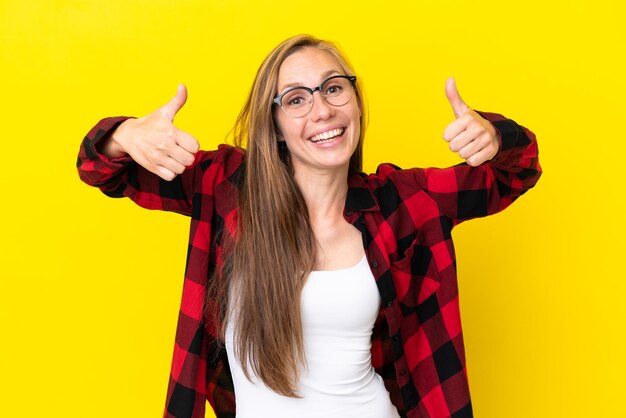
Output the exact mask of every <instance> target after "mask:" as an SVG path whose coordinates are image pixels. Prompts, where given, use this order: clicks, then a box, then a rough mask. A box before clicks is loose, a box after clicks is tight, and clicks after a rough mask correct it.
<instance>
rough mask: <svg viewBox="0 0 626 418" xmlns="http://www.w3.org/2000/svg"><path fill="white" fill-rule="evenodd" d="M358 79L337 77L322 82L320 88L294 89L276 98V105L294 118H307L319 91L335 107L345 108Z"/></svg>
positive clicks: (349, 76) (350, 76) (347, 76)
mask: <svg viewBox="0 0 626 418" xmlns="http://www.w3.org/2000/svg"><path fill="white" fill-rule="evenodd" d="M355 82H356V77H355V76H353V75H335V76H332V77H330V78H327V79H326V80H324V81H322V84H320V85H319V87H315V88H314V89H310V88H308V87H304V86H299V87H293V88H290V89H289V90H287V91H286V92H284V93H282V94H280V95H278V96H276V97H275V98H274V103H276V104H277V105H278V106H280V107H281V108H282V109H283V110H284V111H285V113H287V114H288V115H289V116H291V117H293V118H301V117H303V116H306V115H307V114H308V113H309V112H310V111H311V109H312V108H313V93H315V92H316V91H318V90H319V92H320V95H321V96H322V97H323V98H324V100H326V102H327V103H328V104H330V105H333V106H343V105H345V104H346V103H348V102H349V101H350V99H351V98H352V95H353V94H354V84H355Z"/></svg>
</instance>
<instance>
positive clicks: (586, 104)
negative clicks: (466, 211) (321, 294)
mask: <svg viewBox="0 0 626 418" xmlns="http://www.w3.org/2000/svg"><path fill="white" fill-rule="evenodd" d="M622 4H623V3H622V2H620V1H608V0H596V1H576V0H571V1H567V2H565V1H562V2H549V1H545V0H542V1H536V0H531V1H528V0H527V1H524V2H502V1H485V2H475V1H474V2H470V1H463V2H462V1H446V2H420V1H402V2H379V1H376V2H373V1H372V2H367V1H359V2H342V1H336V0H334V1H317V2H294V1H252V0H237V1H200V0H197V1H192V0H187V1H171V0H144V1H133V0H123V1H122V0H107V1H96V0H49V1H42V0H39V1H30V2H27V1H21V0H2V1H1V2H0V42H1V45H0V46H1V47H0V54H1V55H0V56H1V58H0V72H1V74H2V78H1V81H2V84H1V86H2V87H1V89H0V90H1V91H2V101H1V104H0V106H1V108H0V110H1V111H0V116H1V117H2V122H3V123H2V128H1V132H2V134H1V138H2V140H1V142H0V169H1V170H2V175H1V176H0V191H1V194H2V197H1V199H2V205H1V208H2V209H1V210H2V213H1V218H0V222H1V225H0V234H1V236H2V238H1V240H0V245H1V247H0V257H1V259H0V321H1V324H0V326H1V334H0V335H1V343H0V400H1V401H0V415H2V416H4V417H156V416H160V415H161V413H162V408H163V404H164V400H165V394H166V385H167V380H168V373H169V367H170V359H171V354H172V349H173V339H174V331H175V326H176V318H177V312H178V304H179V300H180V293H181V285H182V277H183V269H184V261H185V251H186V240H187V227H188V224H187V221H188V220H187V219H186V218H184V217H180V216H177V215H174V214H169V213H158V212H149V211H145V210H142V209H140V208H138V207H135V206H134V205H133V204H132V203H131V202H129V201H125V200H115V199H108V198H106V197H104V196H103V195H102V194H100V193H99V192H98V191H97V190H95V189H90V188H88V187H87V186H85V185H83V184H82V183H81V182H80V181H79V179H78V176H77V175H76V169H75V162H76V153H77V151H78V145H79V142H80V141H81V139H82V138H83V136H84V135H85V133H86V132H87V131H88V130H89V128H90V127H91V126H92V125H93V124H94V123H95V122H96V121H97V120H98V119H99V118H100V117H103V116H106V115H118V114H126V115H143V114H145V113H147V112H149V111H151V110H153V109H154V108H156V107H157V106H159V105H161V104H162V103H164V102H166V101H167V100H168V99H169V98H170V97H171V96H172V95H173V94H174V93H175V91H176V85H177V83H180V82H184V83H186V84H187V86H188V88H189V101H188V103H187V106H186V107H185V108H184V109H183V110H182V112H181V113H180V114H179V117H178V118H177V124H178V126H179V127H181V128H182V129H185V130H187V131H189V132H191V133H192V134H194V135H195V136H196V137H197V138H198V139H199V140H200V142H201V143H202V146H203V147H204V148H213V147H215V146H216V144H218V143H219V142H221V141H222V140H223V139H224V138H225V136H226V135H227V133H228V131H229V129H230V127H231V125H232V123H233V122H234V119H235V116H236V114H237V112H238V110H239V108H240V107H241V105H242V104H243V101H244V99H245V96H246V94H247V92H248V89H249V88H250V85H251V82H252V79H253V77H254V74H255V72H256V69H257V68H258V65H259V64H260V62H261V60H262V58H263V57H264V56H265V55H266V54H267V53H268V52H269V50H270V49H271V48H272V47H273V46H274V45H275V44H277V43H278V42H279V41H281V40H282V39H284V38H286V37H288V36H291V35H294V34H297V33H302V32H307V33H313V34H315V35H317V36H319V37H322V38H327V39H330V40H335V41H337V42H338V43H339V44H340V45H341V47H342V48H343V49H344V50H345V51H346V52H347V54H348V56H349V57H350V58H351V60H352V62H353V64H354V65H355V67H356V69H357V74H358V75H359V77H360V78H361V79H362V80H363V81H364V84H365V88H366V92H367V96H368V99H369V109H370V114H371V122H370V126H369V131H368V134H367V139H366V140H367V143H366V168H367V169H368V170H371V169H373V168H374V167H375V166H376V165H377V164H378V163H379V162H383V161H393V162H394V163H396V164H398V165H400V166H404V167H409V166H429V165H435V166H444V165H450V164H454V163H456V162H458V159H457V158H456V157H455V156H454V155H453V154H452V153H450V152H449V151H448V149H447V147H446V144H445V143H444V141H443V140H442V139H441V133H442V132H443V129H444V128H445V126H446V125H447V124H448V123H449V122H450V121H451V118H452V112H451V110H450V108H449V106H448V103H447V101H446V98H445V95H444V90H443V87H444V82H445V79H446V77H448V76H451V75H453V76H455V77H456V78H457V84H458V86H459V90H460V92H461V94H462V96H463V97H464V99H465V100H466V101H467V103H468V104H469V105H470V106H472V107H474V108H476V109H480V110H489V111H496V112H499V113H503V114H505V115H507V116H509V117H511V118H513V119H515V120H516V121H518V122H519V123H521V124H523V125H525V126H528V127H529V128H531V129H532V130H533V131H534V132H535V133H536V134H537V136H538V138H539V144H540V155H541V163H542V165H543V168H544V171H545V174H544V176H543V178H542V179H541V181H540V182H539V184H538V186H537V188H536V189H534V190H532V191H531V192H529V193H528V194H527V195H525V196H523V197H522V198H521V199H520V200H519V201H518V202H517V203H516V204H515V205H514V206H513V207H511V208H510V209H509V210H507V211H506V212H505V213H503V214H499V215H496V216H493V217H491V218H488V219H483V220H477V221H473V222H469V223H466V224H463V225H461V226H459V227H458V229H456V232H455V240H456V241H455V242H456V245H457V252H458V265H459V277H460V290H461V309H462V317H463V326H464V332H465V340H466V347H467V358H468V372H469V377H470V387H471V393H472V398H473V403H474V409H475V414H476V416H477V417H481V418H495V417H498V418H499V417H524V418H527V417H604V416H618V415H619V414H621V413H623V410H624V406H623V397H624V395H623V392H624V389H625V385H624V376H625V374H626V367H625V365H624V353H625V352H626V347H625V346H624V345H625V344H624V318H625V317H626V315H625V314H626V307H625V306H626V301H625V300H624V290H625V285H624V276H625V275H624V273H623V271H622V270H623V268H622V265H623V260H624V254H623V252H624V245H623V240H624V237H625V236H626V230H625V228H624V223H623V216H624V213H625V211H624V209H625V208H624V200H623V194H624V168H623V163H622V160H623V154H624V147H623V143H624V141H623V137H624V120H625V119H624V114H625V110H626V108H625V106H624V97H625V95H626V90H625V88H624V81H623V75H624V74H626V68H625V65H624V61H623V56H624V43H625V41H626V39H625V38H626V36H625V31H624V23H623V21H624V17H625V13H624V6H623V5H622ZM207 415H210V414H207Z"/></svg>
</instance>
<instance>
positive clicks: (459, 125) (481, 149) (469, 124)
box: [443, 78, 500, 167]
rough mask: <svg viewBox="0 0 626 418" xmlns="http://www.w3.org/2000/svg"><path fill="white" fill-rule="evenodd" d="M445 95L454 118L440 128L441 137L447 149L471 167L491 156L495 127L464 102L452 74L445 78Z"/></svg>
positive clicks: (494, 148) (495, 147) (495, 143)
mask: <svg viewBox="0 0 626 418" xmlns="http://www.w3.org/2000/svg"><path fill="white" fill-rule="evenodd" d="M446 96H447V97H448V101H449V102H450V106H452V111H453V112H454V116H455V118H456V119H455V120H454V121H453V122H452V123H450V124H449V125H448V126H447V128H446V129H445V131H444V132H443V139H445V140H446V141H447V142H448V146H449V147H450V150H452V151H453V152H456V153H458V154H459V156H460V157H461V158H463V159H464V160H465V161H466V162H467V164H468V165H471V166H473V167H477V166H479V165H481V164H482V163H484V162H485V161H489V160H491V159H492V158H493V157H494V156H495V155H496V154H497V153H498V149H499V147H500V145H499V144H500V141H499V139H498V135H497V132H496V129H495V128H494V127H493V125H492V124H491V123H490V122H489V121H488V120H486V119H484V118H483V117H482V116H480V115H479V114H478V113H476V112H474V111H473V110H472V109H470V107H469V106H468V105H466V104H465V102H464V101H463V99H461V96H460V95H459V91H458V90H457V88H456V82H455V81H454V78H449V79H448V80H447V81H446Z"/></svg>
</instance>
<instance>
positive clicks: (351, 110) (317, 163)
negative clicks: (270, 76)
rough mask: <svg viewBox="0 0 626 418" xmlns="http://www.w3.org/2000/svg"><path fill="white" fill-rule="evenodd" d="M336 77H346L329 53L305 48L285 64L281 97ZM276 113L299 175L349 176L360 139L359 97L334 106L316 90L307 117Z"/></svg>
mask: <svg viewBox="0 0 626 418" xmlns="http://www.w3.org/2000/svg"><path fill="white" fill-rule="evenodd" d="M333 75H345V74H344V72H343V70H342V69H341V66H340V65H339V63H338V62H337V60H336V59H335V58H334V57H333V56H332V55H331V54H330V53H329V52H326V51H323V50H320V49H318V48H313V47H308V48H304V49H302V50H300V51H298V52H296V53H294V54H292V55H290V56H289V57H287V59H285V61H283V63H282V65H281V67H280V71H279V75H278V94H280V93H282V92H284V91H286V90H287V89H288V88H290V87H296V86H305V87H309V88H315V87H317V86H319V85H320V84H321V83H322V82H323V81H324V80H326V79H327V78H328V77H331V76H333ZM274 112H275V115H276V121H277V123H278V127H279V130H280V133H281V137H282V138H281V139H282V140H284V141H285V142H286V143H287V148H288V149H289V152H290V154H291V161H292V163H293V167H294V170H295V173H296V175H298V174H301V173H302V172H303V171H315V172H318V171H321V172H328V171H333V172H337V173H338V174H339V173H347V170H348V166H349V163H350V157H351V156H352V154H353V153H354V150H355V149H356V147H357V145H358V142H359V136H360V117H361V110H360V107H359V103H358V100H357V97H356V94H354V95H353V97H352V98H351V99H350V100H349V101H348V102H347V103H346V104H345V105H342V106H332V105H330V104H328V103H327V102H326V101H325V100H324V98H323V97H322V95H321V93H320V92H319V91H316V92H315V93H314V94H313V107H312V108H311V111H310V112H309V113H308V114H307V115H305V116H303V117H300V118H293V117H291V116H289V115H288V114H287V113H285V112H284V111H283V110H282V109H281V108H280V107H278V106H276V107H275V110H274Z"/></svg>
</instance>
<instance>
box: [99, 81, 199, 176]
mask: <svg viewBox="0 0 626 418" xmlns="http://www.w3.org/2000/svg"><path fill="white" fill-rule="evenodd" d="M186 101H187V89H186V88H185V86H184V85H182V84H181V85H180V86H178V91H177V92H176V96H174V97H173V98H172V99H171V100H170V101H169V102H167V103H166V104H165V105H163V106H161V107H160V108H158V109H157V110H155V111H154V112H152V113H150V114H148V115H146V116H144V117H142V118H139V119H128V120H126V121H124V123H122V124H121V125H120V126H118V127H117V129H116V130H115V131H114V132H113V134H112V135H111V140H110V141H108V143H106V144H105V145H104V146H103V150H102V152H103V153H104V154H105V155H107V156H109V157H113V158H115V157H121V156H124V155H129V156H130V157H131V158H132V159H133V160H135V162H137V164H139V165H141V166H142V167H144V168H145V169H146V170H148V171H151V172H152V173H154V174H156V175H158V176H159V177H161V178H163V179H165V180H172V179H173V178H174V177H176V175H177V174H181V173H182V172H183V171H185V168H186V167H188V166H190V165H192V164H193V162H194V155H195V153H196V152H198V149H199V148H200V144H199V143H198V141H197V140H196V139H195V138H194V137H193V136H191V135H189V134H188V133H187V132H184V131H181V130H180V129H178V128H176V127H175V126H174V123H173V122H174V117H175V116H176V113H178V111H179V110H180V109H181V108H182V107H183V106H184V104H185V102H186Z"/></svg>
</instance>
